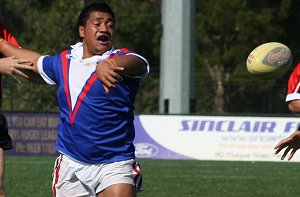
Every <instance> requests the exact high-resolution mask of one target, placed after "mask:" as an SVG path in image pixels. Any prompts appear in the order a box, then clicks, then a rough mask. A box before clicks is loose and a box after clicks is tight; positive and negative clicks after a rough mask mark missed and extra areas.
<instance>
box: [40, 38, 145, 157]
mask: <svg viewBox="0 0 300 197" xmlns="http://www.w3.org/2000/svg"><path fill="white" fill-rule="evenodd" d="M122 55H135V56H138V57H139V58H141V59H142V60H144V61H145V62H146V64H147V70H146V71H145V73H144V75H143V76H135V77H129V76H123V81H122V82H119V83H117V84H116V86H117V87H116V88H111V89H110V92H109V93H108V94H107V93H106V92H105V90H104V88H103V86H102V84H101V81H100V80H99V79H98V77H97V74H96V72H95V70H96V65H97V64H98V63H99V62H100V61H103V60H106V59H108V58H113V57H116V56H122ZM82 57H83V47H82V43H77V44H76V45H73V46H71V49H70V50H65V51H62V52H61V53H58V54H57V55H54V56H42V57H40V58H39V60H38V70H39V73H40V75H41V76H42V77H43V79H44V80H45V81H46V82H47V83H48V84H49V85H57V86H58V90H57V101H58V105H59V109H60V121H59V124H58V137H57V140H56V149H57V151H59V152H61V153H63V154H66V155H68V156H69V157H71V158H73V159H75V160H78V161H82V162H85V163H107V162H116V161H122V160H127V159H132V158H134V157H135V155H134V151H135V149H134V145H133V140H134V137H135V130H134V125H133V119H134V113H133V109H134V107H133V103H134V99H135V96H136V94H137V91H138V88H139V84H140V80H141V78H142V77H145V76H146V75H147V74H148V72H149V65H148V62H147V60H146V59H145V58H143V57H142V56H140V55H138V54H136V53H133V52H130V51H129V50H128V49H125V48H123V49H118V50H114V49H112V50H111V51H107V52H106V53H104V54H103V55H101V56H100V55H96V56H93V57H91V58H86V59H82Z"/></svg>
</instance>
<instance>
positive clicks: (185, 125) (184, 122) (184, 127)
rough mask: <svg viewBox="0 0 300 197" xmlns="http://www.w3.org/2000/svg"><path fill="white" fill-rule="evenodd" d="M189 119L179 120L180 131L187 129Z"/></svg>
mask: <svg viewBox="0 0 300 197" xmlns="http://www.w3.org/2000/svg"><path fill="white" fill-rule="evenodd" d="M189 122H190V120H183V121H181V125H182V129H180V131H188V130H189V124H188V123H189Z"/></svg>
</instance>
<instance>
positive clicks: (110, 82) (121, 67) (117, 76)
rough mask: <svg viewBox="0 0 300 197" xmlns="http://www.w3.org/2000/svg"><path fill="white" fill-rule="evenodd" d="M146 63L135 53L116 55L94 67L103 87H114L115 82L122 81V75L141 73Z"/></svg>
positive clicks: (106, 89)
mask: <svg viewBox="0 0 300 197" xmlns="http://www.w3.org/2000/svg"><path fill="white" fill-rule="evenodd" d="M146 69H147V64H146V62H144V61H143V60H142V59H141V58H139V57H137V56H135V55H125V56H118V57H115V58H112V59H107V60H105V61H102V62H100V63H99V64H98V65H97V67H96V73H97V75H98V78H99V79H100V80H101V82H102V84H103V86H104V89H105V91H106V92H108V89H109V88H114V87H116V85H115V84H116V83H117V82H119V81H122V80H123V78H122V75H128V76H137V75H143V74H144V73H145V70H146Z"/></svg>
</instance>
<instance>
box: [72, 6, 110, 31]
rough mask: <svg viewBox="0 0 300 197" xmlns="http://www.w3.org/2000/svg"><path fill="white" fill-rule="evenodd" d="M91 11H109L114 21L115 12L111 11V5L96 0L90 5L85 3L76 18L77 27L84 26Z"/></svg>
mask: <svg viewBox="0 0 300 197" xmlns="http://www.w3.org/2000/svg"><path fill="white" fill-rule="evenodd" d="M91 12H106V13H109V14H110V15H111V16H112V18H113V19H114V21H115V22H116V19H115V14H114V12H113V11H112V9H111V7H110V6H109V5H108V4H107V3H106V2H104V1H101V2H96V3H92V4H90V5H87V6H85V7H84V8H83V9H82V11H81V13H80V15H79V17H78V20H77V24H76V27H77V28H78V27H79V26H85V24H86V21H87V20H88V17H89V15H90V13H91Z"/></svg>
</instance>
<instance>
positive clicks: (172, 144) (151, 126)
mask: <svg viewBox="0 0 300 197" xmlns="http://www.w3.org/2000/svg"><path fill="white" fill-rule="evenodd" d="M5 116H6V117H7V122H8V126H9V134H10V136H11V138H12V140H13V145H14V149H13V150H9V151H7V153H8V154H11V155H56V154H57V153H56V151H55V147H54V144H55V139H56V135H57V131H56V129H57V124H58V121H59V117H58V114H46V113H41V114H31V113H7V114H5ZM134 124H135V128H136V137H135V140H134V144H135V147H136V156H137V157H138V158H152V159H197V160H239V161H280V155H281V154H282V153H281V154H280V155H275V154H274V152H275V150H274V146H275V145H276V144H277V143H278V142H279V141H280V140H281V139H283V138H285V137H287V136H289V135H290V134H291V133H292V132H294V131H295V130H296V129H297V128H298V125H299V119H298V118H297V117H252V116H186V115H136V116H135V120H134ZM282 152H283V151H282ZM292 161H300V153H296V154H295V156H294V158H293V160H292Z"/></svg>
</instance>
